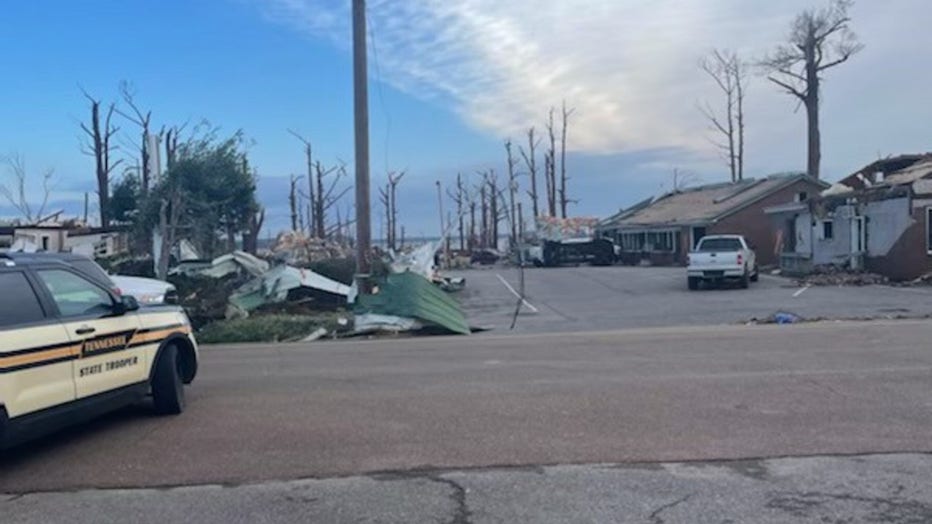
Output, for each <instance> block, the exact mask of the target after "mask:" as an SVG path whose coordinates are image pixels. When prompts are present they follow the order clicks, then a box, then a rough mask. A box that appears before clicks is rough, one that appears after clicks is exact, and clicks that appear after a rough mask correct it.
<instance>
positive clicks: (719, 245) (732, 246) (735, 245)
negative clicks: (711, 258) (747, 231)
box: [696, 238, 744, 252]
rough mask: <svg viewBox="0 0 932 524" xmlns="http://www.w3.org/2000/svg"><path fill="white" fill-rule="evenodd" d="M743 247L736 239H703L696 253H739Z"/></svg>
mask: <svg viewBox="0 0 932 524" xmlns="http://www.w3.org/2000/svg"><path fill="white" fill-rule="evenodd" d="M742 249H744V247H743V246H742V245H741V241H740V240H738V239H737V238H703V239H702V240H701V241H700V242H699V246H698V247H696V251H704V252H710V251H718V252H721V251H741V250H742Z"/></svg>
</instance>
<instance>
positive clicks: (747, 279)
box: [741, 269, 751, 289]
mask: <svg viewBox="0 0 932 524" xmlns="http://www.w3.org/2000/svg"><path fill="white" fill-rule="evenodd" d="M749 287H751V276H750V275H749V274H748V270H747V269H745V270H744V274H743V275H741V289H747V288H749Z"/></svg>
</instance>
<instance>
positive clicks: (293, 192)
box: [288, 175, 299, 231]
mask: <svg viewBox="0 0 932 524" xmlns="http://www.w3.org/2000/svg"><path fill="white" fill-rule="evenodd" d="M298 180H299V178H298V177H297V176H295V175H291V186H290V188H289V190H288V209H290V210H291V230H292V231H297V230H298Z"/></svg>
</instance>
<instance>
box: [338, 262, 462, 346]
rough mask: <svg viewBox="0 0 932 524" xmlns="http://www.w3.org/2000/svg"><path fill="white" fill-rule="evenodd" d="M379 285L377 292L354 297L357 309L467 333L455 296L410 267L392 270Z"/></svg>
mask: <svg viewBox="0 0 932 524" xmlns="http://www.w3.org/2000/svg"><path fill="white" fill-rule="evenodd" d="M378 286H379V289H378V293H376V294H374V295H360V296H359V297H358V298H357V299H356V308H355V309H356V312H357V313H377V314H381V315H395V316H399V317H409V318H416V319H418V320H421V321H424V322H428V323H430V324H434V325H437V326H441V327H443V328H446V329H448V330H450V331H451V332H453V333H459V334H463V335H468V334H469V333H470V330H469V324H468V323H467V322H466V317H465V316H464V315H463V311H462V309H460V306H459V304H458V303H457V302H456V300H454V299H453V298H451V297H450V295H448V294H447V293H446V292H445V291H443V290H441V289H440V288H439V287H437V286H436V285H434V284H433V283H431V282H430V281H429V280H427V279H426V278H424V277H423V276H421V275H419V274H417V273H412V272H410V271H406V272H404V273H392V274H390V275H388V277H386V278H385V279H382V280H380V281H379V282H378Z"/></svg>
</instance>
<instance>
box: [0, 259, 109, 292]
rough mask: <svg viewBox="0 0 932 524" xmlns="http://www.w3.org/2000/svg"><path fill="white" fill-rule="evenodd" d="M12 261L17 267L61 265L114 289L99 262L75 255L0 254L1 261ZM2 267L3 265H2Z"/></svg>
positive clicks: (0, 265)
mask: <svg viewBox="0 0 932 524" xmlns="http://www.w3.org/2000/svg"><path fill="white" fill-rule="evenodd" d="M4 258H5V259H8V260H12V261H13V264H14V265H17V266H30V265H35V264H49V263H51V264H61V265H64V266H68V267H70V268H72V269H74V270H76V271H77V272H79V273H81V274H82V275H84V276H86V277H87V278H89V279H91V280H93V281H94V282H97V283H98V284H100V285H102V286H105V287H107V288H108V289H114V288H115V286H114V284H113V281H112V280H110V276H109V275H107V272H106V271H104V270H103V268H102V267H100V266H99V265H98V264H97V262H94V261H93V260H92V259H90V258H88V257H86V256H84V255H78V254H75V253H0V259H4ZM0 267H2V264H0Z"/></svg>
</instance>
